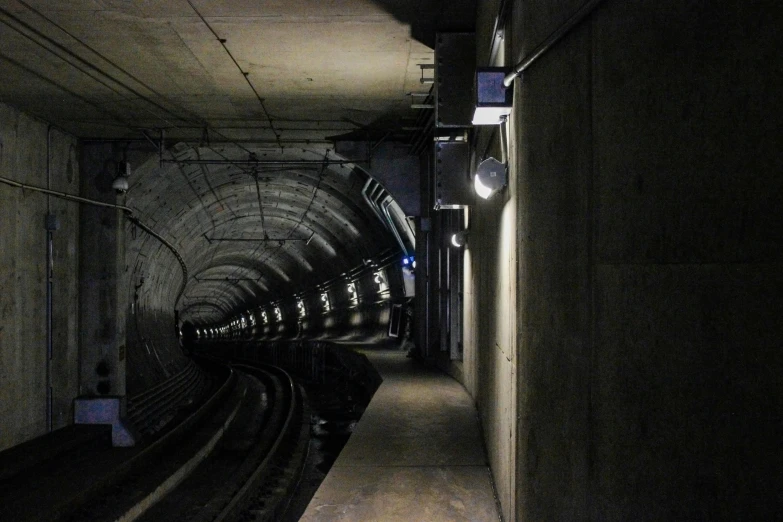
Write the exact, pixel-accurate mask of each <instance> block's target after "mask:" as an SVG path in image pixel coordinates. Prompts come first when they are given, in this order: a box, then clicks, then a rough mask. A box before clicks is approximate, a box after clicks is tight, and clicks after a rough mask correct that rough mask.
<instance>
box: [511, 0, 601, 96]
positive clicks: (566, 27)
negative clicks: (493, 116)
mask: <svg viewBox="0 0 783 522" xmlns="http://www.w3.org/2000/svg"><path fill="white" fill-rule="evenodd" d="M601 2H603V0H588V1H587V2H585V3H584V4H582V7H580V8H579V9H577V10H576V12H575V13H574V14H572V15H571V17H570V18H569V19H568V20H566V21H565V23H564V24H563V25H561V26H560V27H558V28H557V29H556V30H555V32H553V33H552V34H550V35H549V37H547V39H546V40H544V41H543V42H542V43H541V44H540V45H539V46H538V47H536V48H535V49H534V50H533V52H532V53H530V54H529V55H528V56H526V57H525V59H524V60H522V61H521V62H519V63H518V64H517V65H516V66H514V69H513V70H512V71H511V72H510V73H508V74H507V75H506V77H505V78H504V79H503V84H504V85H505V86H506V87H509V86H510V85H511V84H512V83H513V82H514V79H515V78H516V77H517V76H519V75H520V74H522V73H523V72H525V70H526V69H527V68H528V67H530V66H531V65H533V63H534V62H535V61H536V60H538V59H539V58H540V57H541V55H543V54H544V53H546V52H547V51H549V50H550V49H551V48H552V47H554V46H555V44H557V42H559V41H560V40H562V39H563V37H564V36H565V35H567V34H568V33H569V32H571V29H573V28H574V27H576V26H577V25H579V24H580V23H581V22H582V20H584V19H585V18H587V17H588V16H589V15H590V14H591V13H592V12H593V11H594V10H595V8H596V7H598V5H599V4H600V3H601Z"/></svg>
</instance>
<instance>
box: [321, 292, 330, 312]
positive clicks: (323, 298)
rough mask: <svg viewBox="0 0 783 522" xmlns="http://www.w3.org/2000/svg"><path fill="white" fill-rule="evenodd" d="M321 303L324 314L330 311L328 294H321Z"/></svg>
mask: <svg viewBox="0 0 783 522" xmlns="http://www.w3.org/2000/svg"><path fill="white" fill-rule="evenodd" d="M321 303H323V307H324V313H326V312H329V311H331V310H332V303H330V302H329V293H328V292H324V293H322V294H321Z"/></svg>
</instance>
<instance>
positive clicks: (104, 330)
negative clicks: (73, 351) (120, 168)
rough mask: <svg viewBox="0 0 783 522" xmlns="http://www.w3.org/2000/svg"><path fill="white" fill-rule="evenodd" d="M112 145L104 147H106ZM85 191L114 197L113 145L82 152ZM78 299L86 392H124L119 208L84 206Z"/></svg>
mask: <svg viewBox="0 0 783 522" xmlns="http://www.w3.org/2000/svg"><path fill="white" fill-rule="evenodd" d="M107 148H108V149H109V150H103V149H107ZM82 155H83V157H82V194H83V195H84V196H85V197H88V198H92V199H97V200H100V201H105V202H115V200H116V198H117V196H116V194H115V192H114V190H113V189H112V188H111V183H112V180H113V178H114V175H115V169H116V164H115V162H113V161H111V160H107V159H106V158H111V157H112V155H111V145H105V146H103V147H90V148H89V149H86V150H84V151H83V153H82ZM80 219H81V238H80V246H81V256H80V261H81V263H80V305H81V312H80V316H81V325H80V326H81V351H80V372H81V374H80V382H79V391H80V395H82V396H108V395H112V396H124V395H125V370H126V318H127V303H128V302H129V301H128V281H127V270H126V267H125V216H124V215H123V213H122V212H121V211H119V210H114V209H111V208H101V207H94V206H87V205H84V206H82V208H81V215H80Z"/></svg>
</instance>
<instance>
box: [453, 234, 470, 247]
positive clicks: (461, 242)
mask: <svg viewBox="0 0 783 522" xmlns="http://www.w3.org/2000/svg"><path fill="white" fill-rule="evenodd" d="M451 244H452V245H453V246H455V247H457V248H462V247H464V246H465V245H467V244H468V231H467V230H460V231H459V232H457V233H456V234H452V235H451Z"/></svg>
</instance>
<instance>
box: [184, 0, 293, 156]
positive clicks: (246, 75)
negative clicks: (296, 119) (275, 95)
mask: <svg viewBox="0 0 783 522" xmlns="http://www.w3.org/2000/svg"><path fill="white" fill-rule="evenodd" d="M187 2H188V4H189V5H190V7H191V8H192V9H193V12H195V13H196V14H197V15H198V17H199V18H200V19H201V21H202V22H204V25H205V26H206V27H207V29H209V32H211V33H212V35H213V36H214V37H215V39H216V40H217V41H218V42H219V43H220V45H221V46H222V47H223V50H225V51H226V54H228V57H229V58H231V61H232V62H234V65H236V67H237V69H238V70H239V72H240V73H241V74H242V77H243V78H244V79H245V81H246V82H247V84H248V86H249V87H250V89H251V90H252V91H253V94H255V96H256V99H257V100H258V103H260V104H261V109H262V110H263V111H264V115H265V116H266V119H267V121H269V128H270V129H271V130H272V132H273V133H274V135H275V139H276V140H277V145H278V147H280V150H281V151H282V150H283V144H282V142H281V141H280V133H279V132H278V131H277V129H276V128H275V124H274V122H273V121H272V117H271V116H270V115H269V111H268V110H267V109H266V104H265V103H264V99H263V98H262V97H261V95H260V94H259V93H258V91H257V90H256V88H255V86H254V85H253V82H251V81H250V78H249V76H250V73H249V72H246V71H244V70H243V69H242V66H241V65H239V62H237V60H236V58H234V55H233V54H232V53H231V50H230V49H229V48H228V46H227V45H226V41H227V40H226V39H225V38H221V37H220V36H219V35H218V34H217V32H216V31H215V29H213V28H212V26H211V25H210V24H209V22H207V19H206V18H204V16H203V15H202V14H201V13H200V12H199V10H198V9H196V6H195V5H193V2H191V1H190V0H187Z"/></svg>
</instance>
